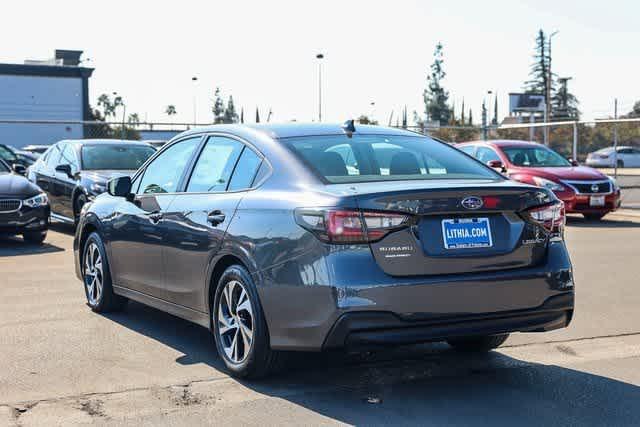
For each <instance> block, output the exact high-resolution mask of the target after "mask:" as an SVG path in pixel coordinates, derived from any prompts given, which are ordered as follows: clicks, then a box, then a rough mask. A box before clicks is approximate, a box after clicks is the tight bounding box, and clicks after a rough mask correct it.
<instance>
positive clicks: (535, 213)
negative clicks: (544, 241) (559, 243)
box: [528, 201, 566, 236]
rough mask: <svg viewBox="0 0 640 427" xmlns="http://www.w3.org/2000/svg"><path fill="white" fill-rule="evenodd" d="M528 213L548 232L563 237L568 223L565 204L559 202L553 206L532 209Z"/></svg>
mask: <svg viewBox="0 0 640 427" xmlns="http://www.w3.org/2000/svg"><path fill="white" fill-rule="evenodd" d="M528 212H529V215H530V216H531V219H533V220H534V221H535V222H537V223H538V224H540V225H542V226H543V227H544V228H545V229H546V230H547V231H549V232H550V233H552V234H557V235H560V236H562V234H563V232H564V224H565V221H566V216H565V212H564V203H562V202H560V201H559V202H557V203H554V204H551V205H546V206H542V207H539V208H533V209H530V210H529V211H528Z"/></svg>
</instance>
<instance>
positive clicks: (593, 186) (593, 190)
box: [591, 184, 600, 193]
mask: <svg viewBox="0 0 640 427" xmlns="http://www.w3.org/2000/svg"><path fill="white" fill-rule="evenodd" d="M598 190H600V187H599V186H598V184H591V192H592V193H597V192H598Z"/></svg>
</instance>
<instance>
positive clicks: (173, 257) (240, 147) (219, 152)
mask: <svg viewBox="0 0 640 427" xmlns="http://www.w3.org/2000/svg"><path fill="white" fill-rule="evenodd" d="M261 162H262V157H261V156H260V155H258V154H257V153H256V152H255V151H254V150H253V149H251V148H249V147H248V146H246V145H245V144H244V143H243V142H241V141H239V140H237V139H234V138H231V137H226V136H215V135H214V136H209V137H208V139H207V141H206V143H205V145H204V146H203V148H202V151H201V152H200V154H199V156H198V159H197V161H196V162H195V164H194V166H193V168H192V173H191V174H190V177H189V179H188V181H187V182H186V184H185V190H184V192H183V193H180V194H178V195H176V198H175V199H173V201H172V202H171V205H170V207H169V209H168V212H167V214H166V215H165V218H164V221H165V224H166V227H167V237H166V241H167V245H166V246H165V252H164V263H165V265H166V273H165V277H166V288H167V296H168V298H169V301H171V302H173V303H175V304H179V305H181V306H184V307H188V308H190V309H193V310H197V311H200V312H208V310H209V307H208V298H207V296H206V295H205V289H206V283H207V281H208V277H209V265H210V262H211V260H212V258H213V257H214V256H215V254H216V253H217V252H218V250H219V249H220V247H221V245H222V241H223V239H224V236H225V233H226V230H227V228H228V226H229V224H230V222H231V219H232V217H233V215H234V213H235V209H236V207H237V206H238V203H239V201H240V200H241V198H242V196H243V194H244V190H246V189H247V188H249V187H250V186H251V182H252V181H253V178H254V176H255V174H256V172H257V170H258V167H259V166H260V163H261Z"/></svg>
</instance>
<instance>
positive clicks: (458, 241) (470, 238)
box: [442, 218, 493, 249]
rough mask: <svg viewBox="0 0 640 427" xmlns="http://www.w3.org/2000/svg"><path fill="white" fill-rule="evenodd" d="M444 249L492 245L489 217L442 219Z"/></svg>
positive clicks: (487, 246)
mask: <svg viewBox="0 0 640 427" xmlns="http://www.w3.org/2000/svg"><path fill="white" fill-rule="evenodd" d="M442 238H443V240H444V247H445V249H470V248H489V247H491V246H493V241H492V239H491V227H490V226H489V218H458V219H443V220H442Z"/></svg>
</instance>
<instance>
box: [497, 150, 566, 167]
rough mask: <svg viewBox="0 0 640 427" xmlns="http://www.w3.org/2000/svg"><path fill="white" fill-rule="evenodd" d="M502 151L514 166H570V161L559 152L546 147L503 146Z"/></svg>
mask: <svg viewBox="0 0 640 427" xmlns="http://www.w3.org/2000/svg"><path fill="white" fill-rule="evenodd" d="M502 151H504V153H505V154H506V155H507V157H508V158H509V161H510V162H511V163H513V164H514V165H516V166H524V167H528V168H546V167H562V166H571V163H569V161H568V160H567V159H565V158H564V157H562V156H561V155H560V154H558V153H556V152H555V151H553V150H550V149H549V148H546V147H530V146H524V147H515V146H514V147H503V148H502Z"/></svg>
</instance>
